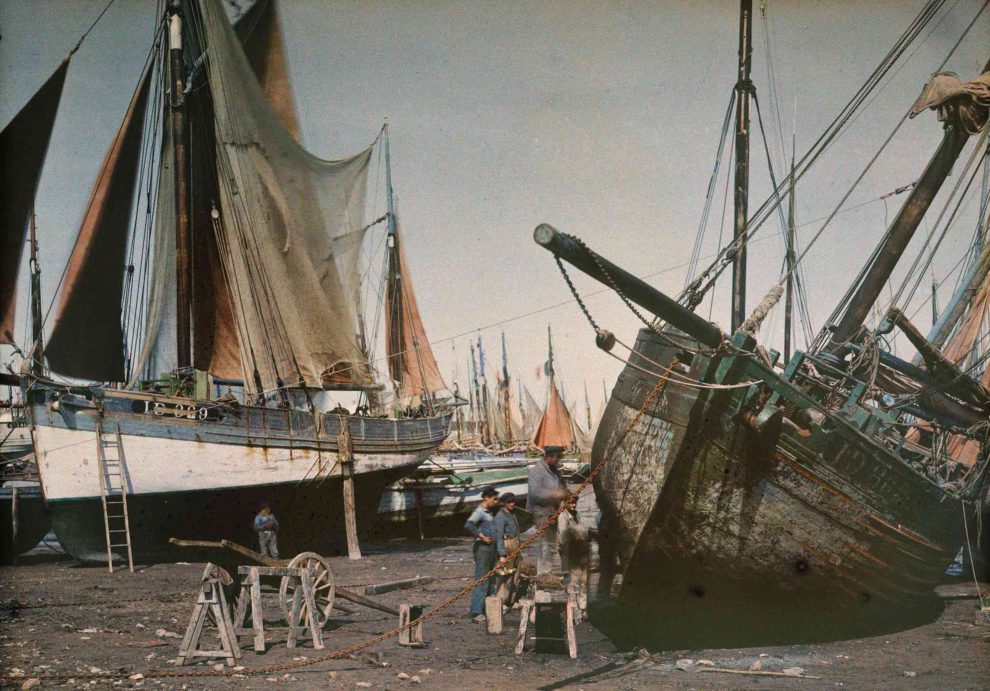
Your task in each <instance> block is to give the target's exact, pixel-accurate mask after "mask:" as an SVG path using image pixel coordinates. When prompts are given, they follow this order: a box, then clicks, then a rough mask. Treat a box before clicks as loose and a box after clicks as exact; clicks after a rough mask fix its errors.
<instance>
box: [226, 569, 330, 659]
mask: <svg viewBox="0 0 990 691" xmlns="http://www.w3.org/2000/svg"><path fill="white" fill-rule="evenodd" d="M237 574H238V575H239V576H241V592H240V594H239V595H238V596H237V605H236V607H235V608H234V623H233V630H234V634H235V636H252V637H253V638H254V650H255V652H257V653H262V652H264V651H265V624H264V621H265V619H264V614H263V612H262V607H261V578H262V577H263V576H276V577H278V576H280V577H282V578H291V579H295V581H296V583H295V585H296V587H295V588H294V589H293V595H292V606H291V607H290V609H289V621H288V622H286V623H287V624H288V626H289V633H288V636H287V638H286V642H285V643H286V647H287V648H289V649H292V648H295V647H296V643H297V641H299V640H301V639H305V638H307V637H308V638H310V639H311V640H312V641H313V647H314V648H315V649H317V650H322V649H323V632H322V631H321V630H320V623H319V618H318V616H317V609H316V597H315V595H314V593H313V577H312V575H311V574H310V572H309V569H303V568H291V567H286V566H241V567H238V569H237ZM249 606H250V608H251V627H250V628H246V627H245V626H244V622H245V621H246V619H247V612H248V607H249ZM307 632H308V636H307Z"/></svg>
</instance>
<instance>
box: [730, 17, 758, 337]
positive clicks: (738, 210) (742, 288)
mask: <svg viewBox="0 0 990 691" xmlns="http://www.w3.org/2000/svg"><path fill="white" fill-rule="evenodd" d="M752 54H753V0H742V1H741V3H740V9H739V80H738V81H737V82H736V180H735V215H736V219H735V228H734V229H733V235H732V237H733V242H734V243H735V255H734V257H733V259H732V331H733V333H734V332H735V330H736V329H737V328H739V325H740V324H742V323H743V321H745V319H746V243H745V242H744V241H743V235H744V234H745V232H746V222H747V220H748V215H749V99H750V95H751V94H752V93H753V82H752V81H751V80H750V78H749V73H750V66H751V63H752Z"/></svg>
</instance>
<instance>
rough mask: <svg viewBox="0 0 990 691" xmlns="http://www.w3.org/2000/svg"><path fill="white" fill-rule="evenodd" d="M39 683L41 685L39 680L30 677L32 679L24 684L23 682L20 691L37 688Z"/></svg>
mask: <svg viewBox="0 0 990 691" xmlns="http://www.w3.org/2000/svg"><path fill="white" fill-rule="evenodd" d="M40 683H41V680H40V679H36V678H34V677H32V678H30V679H28V680H27V681H26V682H24V683H23V684H21V688H22V689H32V688H34V687H35V686H37V685H38V684H40Z"/></svg>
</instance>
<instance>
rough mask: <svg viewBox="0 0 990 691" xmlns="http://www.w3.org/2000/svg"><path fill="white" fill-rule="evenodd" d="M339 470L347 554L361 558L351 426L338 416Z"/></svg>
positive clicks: (354, 557)
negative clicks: (342, 483)
mask: <svg viewBox="0 0 990 691" xmlns="http://www.w3.org/2000/svg"><path fill="white" fill-rule="evenodd" d="M337 448H338V452H337V453H338V455H339V457H340V470H341V474H342V475H343V478H344V527H345V529H346V532H347V556H348V557H350V558H351V559H360V558H361V545H360V543H358V535H357V502H356V500H355V498H354V449H353V448H352V446H351V428H350V425H349V422H348V420H347V418H346V417H344V416H340V434H338V435H337Z"/></svg>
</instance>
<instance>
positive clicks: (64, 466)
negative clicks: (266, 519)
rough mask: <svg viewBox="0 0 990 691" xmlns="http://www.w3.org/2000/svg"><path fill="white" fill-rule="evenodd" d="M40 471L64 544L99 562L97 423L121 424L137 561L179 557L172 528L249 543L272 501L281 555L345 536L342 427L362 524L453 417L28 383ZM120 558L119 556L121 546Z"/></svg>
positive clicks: (329, 545)
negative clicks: (387, 415) (221, 402)
mask: <svg viewBox="0 0 990 691" xmlns="http://www.w3.org/2000/svg"><path fill="white" fill-rule="evenodd" d="M30 413H31V418H32V430H33V437H34V446H35V451H36V457H37V460H38V470H39V474H40V477H41V483H42V488H43V490H44V495H45V501H46V505H47V508H48V511H49V513H50V515H51V519H52V524H53V526H54V527H55V530H56V532H57V533H58V535H59V539H60V541H61V542H62V545H63V546H64V547H65V549H66V551H67V552H68V553H69V554H71V555H72V556H74V557H76V558H77V559H80V560H83V561H104V560H105V559H106V541H105V535H104V525H103V512H102V502H101V497H100V478H99V471H98V468H99V464H98V448H97V438H96V430H97V422H98V421H99V422H100V424H101V426H102V429H103V432H104V434H115V433H116V431H117V430H119V432H120V439H121V447H122V449H123V456H124V459H125V467H126V474H125V485H126V487H127V490H128V492H127V502H128V511H129V515H130V530H131V543H132V549H133V552H134V558H135V559H136V560H138V561H143V562H148V561H167V560H171V559H181V558H183V557H182V556H181V554H182V553H181V552H178V551H176V550H175V549H174V548H172V547H170V546H169V544H168V539H169V538H171V537H179V538H186V539H221V538H226V539H232V540H236V541H242V542H244V541H246V542H249V543H250V542H252V541H253V539H254V534H253V531H252V529H251V521H252V519H253V517H254V515H255V513H256V511H257V508H258V504H259V503H261V502H263V501H264V502H269V503H270V504H271V505H272V509H273V511H274V513H275V514H276V515H277V516H278V518H279V520H280V522H281V526H282V533H281V535H280V538H279V540H280V549H281V550H282V551H283V552H285V553H286V554H293V553H296V552H301V551H305V550H310V549H311V550H315V551H320V552H321V553H332V552H333V550H335V549H338V548H339V547H340V545H344V544H346V542H345V540H344V538H343V535H344V530H343V527H344V522H343V509H342V503H343V502H342V498H341V496H342V495H341V485H342V482H343V476H342V468H341V465H340V464H339V463H338V460H339V456H338V447H337V435H338V433H339V431H340V426H341V424H347V425H348V427H349V430H350V436H351V444H352V448H353V457H354V468H353V471H354V480H355V492H356V495H357V497H356V498H357V507H358V525H359V527H362V526H364V527H370V526H371V525H372V520H371V519H372V518H373V517H374V513H375V512H374V509H375V507H376V506H377V504H378V499H379V496H380V494H381V491H382V489H383V488H384V487H385V486H386V485H388V484H389V483H392V482H395V481H396V480H398V479H399V478H401V477H403V476H405V475H408V474H410V473H411V472H412V471H413V470H414V469H415V468H416V467H417V466H418V465H419V464H420V463H421V462H422V461H423V460H424V459H425V458H427V457H428V456H429V455H430V454H431V453H433V452H434V450H435V449H436V447H437V446H438V445H439V444H440V443H441V442H442V441H443V439H444V438H445V437H446V436H447V433H448V431H449V427H450V415H449V414H443V415H440V416H437V417H432V418H419V419H403V420H393V419H380V418H369V417H357V416H353V417H343V418H342V417H340V416H337V415H323V416H322V419H321V420H320V427H321V428H320V430H319V431H318V432H317V431H316V430H315V429H314V417H313V416H312V415H311V414H310V413H309V412H306V411H298V410H282V409H271V408H258V407H249V406H236V405H235V406H229V405H228V406H218V405H217V404H214V403H211V402H195V401H190V400H185V399H173V398H166V397H163V396H156V395H152V394H145V393H136V392H128V391H117V390H101V389H90V390H83V391H80V390H73V391H71V392H70V391H68V390H65V389H58V388H55V387H44V388H36V389H33V390H32V391H31V396H30ZM114 553H115V556H123V555H122V554H121V553H120V550H119V549H115V550H114Z"/></svg>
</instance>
